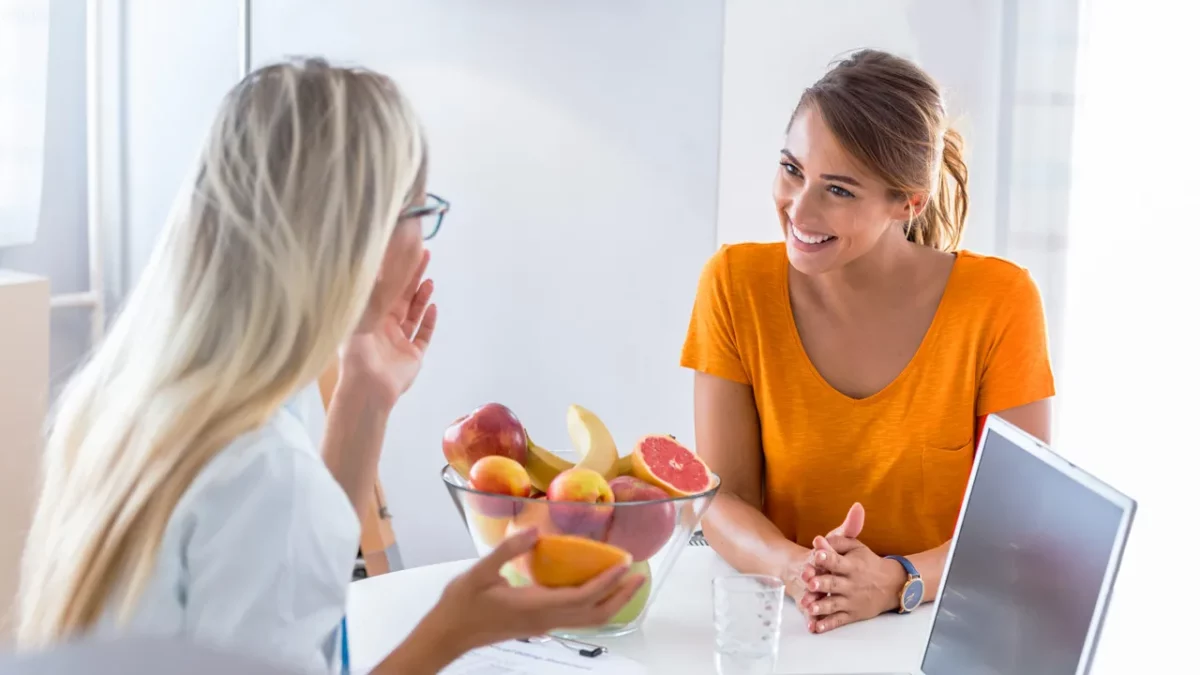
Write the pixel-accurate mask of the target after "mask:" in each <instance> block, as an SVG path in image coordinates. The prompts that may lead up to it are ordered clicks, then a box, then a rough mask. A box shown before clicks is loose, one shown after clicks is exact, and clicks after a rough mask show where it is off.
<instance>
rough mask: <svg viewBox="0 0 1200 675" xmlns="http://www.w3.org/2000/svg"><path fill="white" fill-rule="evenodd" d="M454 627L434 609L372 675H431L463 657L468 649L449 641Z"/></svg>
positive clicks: (467, 646) (465, 646) (466, 646)
mask: <svg viewBox="0 0 1200 675" xmlns="http://www.w3.org/2000/svg"><path fill="white" fill-rule="evenodd" d="M453 633H454V630H453V626H451V625H449V624H447V622H446V621H445V620H444V619H443V618H442V617H441V615H440V614H438V610H437V609H436V608H435V609H434V611H433V612H431V613H429V614H427V615H426V616H425V618H424V619H422V620H421V623H419V624H417V627H416V628H415V629H414V630H413V632H412V633H410V634H409V636H408V637H407V638H405V640H404V642H402V643H400V646H399V647H396V649H395V650H394V651H393V652H392V653H391V654H388V656H387V658H386V659H384V660H383V663H380V664H379V665H378V666H377V667H376V668H375V669H374V670H372V671H371V675H434V674H435V673H438V672H441V670H442V669H444V668H445V667H446V666H448V665H450V664H451V663H452V662H454V660H455V659H457V658H458V657H460V656H462V655H463V654H465V653H466V652H467V650H468V648H469V645H466V644H458V643H456V642H455V641H453V640H452V639H451V636H452V635H453Z"/></svg>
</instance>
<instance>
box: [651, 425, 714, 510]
mask: <svg viewBox="0 0 1200 675" xmlns="http://www.w3.org/2000/svg"><path fill="white" fill-rule="evenodd" d="M633 475H634V476H636V477H637V478H639V479H641V480H643V481H645V482H647V483H649V484H651V485H654V486H657V487H659V488H662V489H663V490H665V491H666V492H667V494H669V495H671V496H672V497H687V496H689V495H694V494H699V493H701V492H704V491H705V490H707V489H709V488H710V487H712V484H713V480H714V479H713V475H712V472H711V471H709V470H708V465H707V464H705V463H704V460H702V459H700V458H699V457H697V456H696V453H694V452H692V451H691V450H690V449H688V448H686V447H684V446H683V445H682V444H680V442H679V441H677V440H675V439H674V438H673V437H671V436H666V435H650V436H643V437H642V438H641V439H640V440H639V441H638V442H637V446H635V447H634V449H633Z"/></svg>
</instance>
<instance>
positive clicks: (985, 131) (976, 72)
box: [718, 0, 1002, 253]
mask: <svg viewBox="0 0 1200 675" xmlns="http://www.w3.org/2000/svg"><path fill="white" fill-rule="evenodd" d="M1001 5H1002V3H1000V2H996V1H995V0H903V1H901V0H894V1H889V2H878V1H877V0H850V1H847V2H839V3H835V4H829V3H824V2H781V1H780V0H729V1H728V2H726V8H725V59H724V92H723V95H722V97H721V183H720V207H719V211H718V234H719V238H720V241H721V242H734V241H746V240H757V241H774V240H777V239H779V238H780V237H781V236H782V235H781V233H780V230H779V221H778V219H777V217H776V215H775V212H774V204H773V203H772V201H771V185H772V181H773V179H774V176H775V173H776V170H777V169H778V158H779V148H780V147H782V145H781V143H782V140H783V133H784V127H785V126H786V124H787V121H788V118H789V117H790V115H791V113H792V110H793V109H794V108H795V106H796V102H797V101H798V100H799V99H800V94H802V93H803V92H804V89H805V87H808V86H809V85H811V84H813V83H814V82H816V81H817V80H818V79H820V77H821V75H823V74H824V73H825V71H826V69H827V67H828V65H829V64H830V62H831V61H833V60H834V59H835V58H837V57H839V56H843V55H848V54H849V53H850V52H852V51H854V50H856V49H860V48H864V47H872V48H876V49H884V50H888V51H892V52H895V53H897V54H900V55H902V56H907V57H909V58H912V59H914V60H915V61H916V62H917V63H919V64H920V65H921V66H923V67H924V68H925V69H927V70H928V71H929V72H930V74H931V75H932V76H933V77H934V78H935V79H937V80H938V82H939V83H940V84H941V85H942V87H943V89H944V92H945V96H946V99H947V102H948V105H949V108H950V114H951V116H952V119H954V120H955V121H956V126H957V128H959V130H960V131H962V132H963V134H964V136H965V137H966V141H967V152H968V156H967V161H968V166H969V169H970V181H971V183H970V185H971V187H970V195H971V212H970V216H969V226H968V228H967V234H966V237H965V245H966V246H967V247H968V248H972V249H975V250H979V251H981V252H984V253H993V252H994V244H995V227H996V223H995V212H996V156H997V153H996V150H997V146H996V144H997V132H998V127H999V119H998V110H999V108H1000V105H999V98H1000V74H1001V68H1000V56H1001V49H1000V46H1001V45H1000V40H1001V31H1000V26H1001V20H1000V12H1001Z"/></svg>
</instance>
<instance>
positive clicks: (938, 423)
mask: <svg viewBox="0 0 1200 675" xmlns="http://www.w3.org/2000/svg"><path fill="white" fill-rule="evenodd" d="M784 246H785V244H784V243H782V242H780V243H772V244H737V245H730V246H724V247H722V248H721V250H720V251H719V252H718V253H717V254H716V255H715V256H713V257H712V258H711V259H710V260H709V262H708V264H707V265H706V266H705V268H704V273H703V275H702V278H701V281H700V285H699V291H698V293H697V296H696V303H695V307H694V308H693V312H692V319H691V325H690V326H689V329H688V333H687V339H686V342H685V344H684V347H683V356H682V359H681V362H682V365H683V366H684V367H686V368H691V369H693V370H697V371H700V372H704V373H708V374H711V375H715V376H718V377H722V378H725V379H728V380H732V381H734V382H739V383H742V384H746V385H749V386H750V387H751V388H752V389H753V391H754V400H755V403H756V405H757V407H758V415H759V424H760V427H761V433H762V451H763V466H764V476H763V480H764V512H765V514H766V516H767V517H768V518H769V519H770V520H771V522H773V523H774V524H775V525H776V526H777V527H778V528H779V529H780V531H781V532H783V535H784V536H785V537H787V538H789V539H792V540H793V541H796V542H797V543H800V544H801V545H804V546H809V545H811V543H812V539H813V537H815V536H817V535H819V534H825V533H827V532H828V531H829V530H830V529H832V528H834V527H836V526H837V525H838V524H839V523H841V522H842V519H843V518H845V515H846V510H847V509H848V508H849V507H850V505H851V504H853V503H854V502H855V501H859V502H861V503H862V504H863V506H864V507H865V508H866V513H867V519H866V527H865V529H864V530H863V533H862V535H861V537H860V538H861V540H862V541H863V543H864V544H866V545H867V546H869V547H870V548H871V549H872V550H873V551H875V552H876V553H878V554H879V555H885V554H899V555H911V554H913V553H918V552H920V551H925V550H928V549H931V548H935V547H937V546H939V545H941V544H943V543H945V542H946V541H947V540H949V539H950V537H951V536H952V535H953V533H954V525H955V522H956V520H957V517H958V510H959V507H960V506H961V503H962V497H963V494H964V492H965V489H966V483H967V478H968V476H969V475H970V471H971V465H972V461H973V459H974V455H975V431H976V428H977V421H978V420H979V419H980V418H983V417H985V416H986V415H988V414H990V413H994V412H998V411H1002V410H1006V409H1008V408H1013V407H1016V406H1020V405H1024V404H1026V403H1031V402H1034V401H1038V400H1041V399H1044V398H1048V397H1050V396H1053V395H1054V379H1053V375H1052V373H1051V370H1050V359H1049V355H1048V349H1047V345H1046V328H1045V318H1044V315H1043V309H1042V301H1041V297H1040V295H1039V293H1038V289H1037V286H1036V285H1035V283H1034V281H1033V279H1032V277H1031V276H1030V275H1029V273H1028V272H1027V271H1026V270H1024V269H1023V268H1021V267H1018V266H1016V265H1014V264H1012V263H1009V262H1007V261H1004V260H1001V259H999V258H992V257H987V256H982V255H978V254H974V253H970V252H966V251H960V252H958V254H957V258H956V260H955V262H954V266H953V269H952V271H951V273H950V277H949V280H948V282H947V285H946V290H945V292H944V294H943V295H942V299H941V301H940V304H939V306H938V308H937V311H936V313H935V315H934V319H933V322H932V323H931V325H930V327H929V330H928V332H927V333H926V335H925V337H924V339H923V341H922V342H921V345H920V347H919V348H918V350H917V352H916V354H915V355H914V356H913V358H912V360H911V361H910V362H909V363H908V365H907V366H906V367H905V369H904V370H903V371H902V372H901V373H900V375H898V376H897V377H896V379H895V380H893V381H892V382H891V383H890V384H889V385H888V386H887V387H885V388H884V389H883V390H881V391H880V392H878V393H876V394H874V395H872V396H869V397H867V398H865V399H854V398H850V397H848V396H846V395H845V394H842V393H841V392H839V391H838V390H836V389H834V388H833V387H832V386H831V385H829V384H828V383H827V382H826V381H825V380H824V379H823V378H822V377H821V375H820V374H819V373H818V372H817V370H816V368H814V367H813V365H812V363H811V362H810V361H809V359H808V356H807V355H806V354H805V351H804V346H803V345H802V344H801V341H800V334H799V332H798V331H797V330H796V323H795V320H794V319H793V317H792V307H791V303H790V300H789V292H788V266H789V263H788V259H787V253H786V251H785V249H784ZM1013 489H1014V490H1020V489H1021V488H1020V486H1019V485H1014V486H1013Z"/></svg>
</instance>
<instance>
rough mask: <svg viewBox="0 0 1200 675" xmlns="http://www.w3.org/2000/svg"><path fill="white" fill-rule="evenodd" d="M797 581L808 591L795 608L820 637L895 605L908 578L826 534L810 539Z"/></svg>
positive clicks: (854, 544)
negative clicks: (809, 549) (807, 556)
mask: <svg viewBox="0 0 1200 675" xmlns="http://www.w3.org/2000/svg"><path fill="white" fill-rule="evenodd" d="M801 579H802V580H803V582H804V583H805V585H806V587H807V589H808V592H807V593H805V594H804V596H803V597H802V598H801V599H800V600H799V602H798V603H797V604H798V605H799V606H800V609H801V610H803V611H804V613H805V614H807V615H808V619H809V620H808V630H809V632H814V633H826V632H828V631H831V630H833V629H835V628H840V627H841V626H845V625H846V624H848V623H852V622H854V621H862V620H864V619H870V618H874V617H876V616H879V615H880V614H883V613H884V612H887V611H891V610H893V609H896V608H897V607H899V606H900V591H901V589H902V588H903V586H904V582H905V581H906V580H907V579H908V575H907V574H905V572H904V568H903V567H902V566H901V565H900V563H898V562H896V561H895V560H890V559H888V558H881V557H880V556H878V555H876V554H875V552H873V551H872V550H871V549H869V548H867V547H866V545H864V544H863V543H862V542H861V541H859V540H858V539H852V538H849V537H844V536H840V535H831V536H829V537H828V538H827V537H817V538H816V539H815V540H814V541H813V552H812V555H811V558H810V563H809V565H808V566H807V567H805V569H804V571H803V572H802V573H801Z"/></svg>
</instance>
